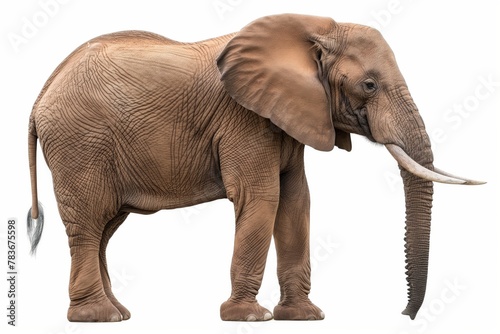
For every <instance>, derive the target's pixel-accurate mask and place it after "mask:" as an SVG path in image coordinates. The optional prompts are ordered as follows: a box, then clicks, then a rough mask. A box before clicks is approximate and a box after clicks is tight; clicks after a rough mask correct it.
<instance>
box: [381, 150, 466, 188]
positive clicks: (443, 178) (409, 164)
mask: <svg viewBox="0 0 500 334" xmlns="http://www.w3.org/2000/svg"><path fill="white" fill-rule="evenodd" d="M385 147H386V148H387V150H388V151H389V152H390V153H391V154H392V156H393V157H394V159H396V161H397V162H398V164H399V165H400V166H401V167H403V168H404V169H406V170H407V171H409V172H410V173H412V174H413V175H416V176H419V177H421V178H423V179H426V180H429V181H434V182H441V183H448V184H467V181H466V180H461V179H459V178H456V177H452V176H448V175H441V174H438V173H436V172H433V171H431V170H429V169H427V168H425V167H423V166H421V165H420V164H418V163H417V162H416V161H415V160H413V159H412V158H410V157H409V156H408V154H406V152H405V151H404V150H403V149H402V148H401V147H399V146H397V145H394V144H385Z"/></svg>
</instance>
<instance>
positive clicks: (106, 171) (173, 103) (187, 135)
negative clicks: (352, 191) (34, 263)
mask: <svg viewBox="0 0 500 334" xmlns="http://www.w3.org/2000/svg"><path fill="white" fill-rule="evenodd" d="M351 133H355V134H359V135H363V136H366V137H367V138H368V139H370V140H371V141H374V142H376V143H380V144H384V145H389V146H388V148H390V147H394V146H397V148H400V149H401V151H402V152H403V154H406V155H407V156H408V157H409V161H410V163H415V164H417V165H419V166H421V167H424V168H425V169H426V170H428V171H430V172H432V171H433V169H434V167H433V156H432V151H431V147H430V141H429V137H428V136H427V134H426V132H425V128H424V123H423V121H422V119H421V117H420V115H419V113H418V110H417V107H416V106H415V104H414V103H413V100H412V98H411V96H410V93H409V91H408V88H407V86H406V83H405V81H404V79H403V77H402V75H401V73H400V72H399V70H398V67H397V64H396V61H395V59H394V55H393V54H392V51H391V49H390V48H389V46H388V45H387V43H386V42H385V40H384V39H383V38H382V36H381V35H380V33H379V32H378V31H376V30H374V29H372V28H368V27H364V26H360V25H354V24H342V23H336V22H335V21H333V20H332V19H330V18H322V17H313V16H303V15H276V16H269V17H264V18H261V19H258V20H256V21H254V22H252V23H250V24H249V25H248V26H246V27H244V28H243V29H242V30H241V31H240V32H238V33H235V34H231V35H227V36H223V37H219V38H214V39H211V40H207V41H202V42H198V43H179V42H176V41H173V40H170V39H167V38H164V37H161V36H159V35H155V34H151V33H147V32H140V31H128V32H120V33H115V34H110V35H104V36H100V37H97V38H95V39H93V40H90V41H88V42H87V43H84V44H83V45H82V46H80V47H79V48H78V49H76V50H75V51H74V52H73V53H72V54H71V55H69V56H68V57H67V58H66V59H65V60H64V61H63V62H62V63H61V64H60V65H59V67H58V68H57V69H56V70H55V71H54V73H53V74H52V76H51V77H50V78H49V79H48V81H47V83H46V84H45V86H44V87H43V89H42V92H41V93H40V95H39V97H38V99H37V100H36V102H35V105H34V107H33V111H32V113H31V117H30V121H29V152H30V168H31V178H32V187H33V206H32V210H31V211H30V216H29V217H28V221H29V222H30V221H34V220H36V219H38V225H36V226H37V227H36V228H40V226H43V221H41V219H40V217H41V216H40V210H39V207H38V198H37V191H36V160H35V157H36V148H37V140H38V141H39V143H40V146H41V149H42V151H43V154H44V157H45V160H46V162H47V165H48V166H49V168H50V170H51V172H52V176H53V183H54V191H55V195H56V199H57V203H58V208H59V213H60V216H61V219H62V221H63V223H64V225H65V227H66V232H67V235H68V238H69V246H70V252H71V276H70V284H69V294H70V299H71V303H70V307H69V310H68V319H69V320H70V321H102V322H110V321H121V320H126V319H129V318H130V312H129V311H128V310H127V309H126V308H125V307H124V306H123V305H121V304H120V303H119V302H118V301H117V299H116V298H115V297H114V296H113V293H112V290H111V283H110V279H109V275H108V270H107V263H106V247H107V244H108V241H109V239H110V238H111V237H112V235H113V233H114V232H115V231H116V230H117V229H118V227H119V226H120V225H121V224H122V223H123V222H124V221H125V219H126V218H127V215H128V214H129V213H130V212H135V213H153V212H156V211H158V210H162V209H174V208H180V207H184V206H190V205H195V204H199V203H203V202H207V201H213V200H216V199H221V198H228V199H229V200H230V201H232V202H233V203H234V210H235V222H236V227H235V229H236V232H235V240H234V254H233V260H232V264H231V284H232V293H231V296H230V297H229V299H228V300H227V301H225V302H224V303H223V304H222V306H221V309H220V312H221V318H222V319H223V320H233V321H245V320H248V321H250V320H270V319H272V318H273V317H274V318H275V319H282V320H306V319H308V320H320V319H323V318H324V313H323V312H322V311H321V310H320V309H319V308H318V307H317V306H315V305H314V304H313V303H312V302H311V301H310V300H309V297H308V295H309V291H310V288H311V281H310V274H311V265H310V259H309V258H310V254H309V229H310V228H309V204H310V203H309V190H308V186H307V180H306V175H305V171H304V148H305V145H308V146H311V147H313V148H315V149H318V150H323V151H330V150H332V149H333V148H334V146H337V147H339V148H341V149H345V150H348V151H350V150H351V137H350V134H351ZM390 145H393V146H390ZM397 152H399V151H397ZM391 153H392V151H391ZM396 159H399V158H396ZM412 161H413V162H412ZM405 168H406V167H405ZM405 168H401V176H402V179H403V183H404V189H405V196H406V236H405V237H406V239H405V240H406V258H407V267H406V268H407V279H408V286H409V292H408V298H409V301H408V306H407V308H406V309H405V311H404V313H405V314H408V315H409V316H410V317H412V318H414V317H415V315H416V313H417V311H418V309H419V308H420V306H421V304H422V301H423V298H424V294H425V286H426V279H427V264H428V253H429V235H430V221H431V206H432V193H433V182H432V180H426V179H423V178H422V177H420V176H416V175H414V174H412V173H410V172H408V171H407V170H406V169H405ZM39 232H40V233H41V231H39ZM40 233H39V234H40ZM273 237H274V241H275V244H276V251H277V258H278V279H279V284H280V287H281V299H280V301H279V304H278V305H277V306H276V307H275V309H274V311H273V312H271V311H269V310H267V309H265V308H263V307H262V306H260V305H259V304H258V303H257V301H256V295H257V293H258V291H259V288H260V286H261V282H262V277H263V273H264V267H265V264H266V255H267V252H268V250H269V246H270V243H271V239H272V238H273ZM38 239H39V235H38V236H37V237H35V238H34V240H33V250H35V249H36V244H37V243H38Z"/></svg>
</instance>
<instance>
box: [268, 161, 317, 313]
mask: <svg viewBox="0 0 500 334" xmlns="http://www.w3.org/2000/svg"><path fill="white" fill-rule="evenodd" d="M274 242H275V245H276V251H277V258H278V280H279V284H280V288H281V299H280V302H279V304H278V305H277V306H276V307H275V308H274V318H275V319H276V320H322V319H324V317H325V314H324V313H323V312H322V311H321V309H319V308H318V307H317V306H316V305H314V304H313V303H312V302H311V301H310V300H309V292H310V289H311V264H310V255H309V254H310V251H309V189H308V186H307V181H306V177H305V174H304V172H303V169H302V168H300V169H298V170H297V171H290V172H288V173H286V174H284V175H282V177H281V196H280V205H279V208H278V213H277V218H276V224H275V227H274Z"/></svg>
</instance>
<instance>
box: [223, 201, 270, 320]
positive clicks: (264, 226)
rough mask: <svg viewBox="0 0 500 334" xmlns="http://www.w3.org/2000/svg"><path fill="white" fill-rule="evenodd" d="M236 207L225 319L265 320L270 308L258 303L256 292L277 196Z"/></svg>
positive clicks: (264, 261) (268, 316)
mask: <svg viewBox="0 0 500 334" xmlns="http://www.w3.org/2000/svg"><path fill="white" fill-rule="evenodd" d="M235 206H237V207H236V217H237V219H236V235H235V242H234V254H233V261H232V264H231V283H232V293H231V297H230V298H229V299H228V300H227V301H226V302H224V303H223V304H222V306H221V310H220V312H221V313H220V314H221V319H222V320H225V321H267V320H271V319H272V318H273V315H272V313H271V311H269V310H267V309H265V308H264V307H262V306H260V305H259V303H258V302H257V300H256V298H255V297H256V295H257V293H258V291H259V289H260V286H261V283H262V277H263V275H264V267H265V265H266V258H267V253H268V251H269V246H270V243H271V238H272V232H273V225H274V220H275V217H276V210H277V206H278V202H277V200H273V201H267V200H263V199H262V200H252V201H249V202H246V203H244V204H243V205H242V206H240V207H238V205H237V204H236V203H235Z"/></svg>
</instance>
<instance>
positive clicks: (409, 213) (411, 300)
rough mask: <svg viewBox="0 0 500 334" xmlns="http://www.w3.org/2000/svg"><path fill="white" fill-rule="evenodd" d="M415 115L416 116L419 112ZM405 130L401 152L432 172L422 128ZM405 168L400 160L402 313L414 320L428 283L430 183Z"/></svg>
mask: <svg viewBox="0 0 500 334" xmlns="http://www.w3.org/2000/svg"><path fill="white" fill-rule="evenodd" d="M415 112H416V111H415ZM416 114H417V117H418V113H416ZM406 133H407V134H408V137H407V138H406V140H405V141H404V142H405V148H404V151H406V152H407V153H408V155H409V156H410V157H412V159H413V160H414V161H415V162H416V163H417V164H418V165H419V166H422V167H423V168H424V169H426V170H428V171H430V172H432V171H433V170H434V166H433V154H432V150H431V145H430V140H429V137H428V135H427V133H426V132H425V129H424V128H423V127H420V126H419V127H417V128H416V129H412V130H410V131H409V132H406ZM389 151H391V150H389ZM398 162H399V161H398ZM407 168H408V167H407V166H402V165H401V163H400V170H401V177H402V179H403V185H404V192H405V201H406V233H405V253H406V279H407V281H408V305H407V306H406V309H405V310H404V311H403V314H405V315H409V316H410V318H411V319H414V318H415V315H416V314H417V312H418V310H419V309H420V306H421V305H422V303H423V301H424V296H425V288H426V284H427V271H428V262H429V241H430V230H431V208H432V195H433V182H432V181H430V180H428V179H424V178H422V177H421V176H417V175H415V174H414V173H413V171H412V170H410V171H409V170H407ZM408 169H409V168H408Z"/></svg>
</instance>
